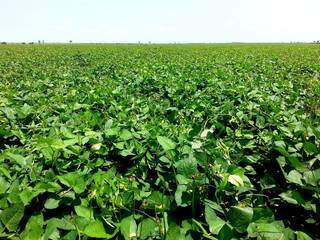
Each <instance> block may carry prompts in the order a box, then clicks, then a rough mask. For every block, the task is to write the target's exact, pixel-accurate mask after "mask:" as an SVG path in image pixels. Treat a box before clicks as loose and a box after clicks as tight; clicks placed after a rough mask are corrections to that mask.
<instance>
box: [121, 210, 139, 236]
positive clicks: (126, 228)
mask: <svg viewBox="0 0 320 240" xmlns="http://www.w3.org/2000/svg"><path fill="white" fill-rule="evenodd" d="M120 230H121V234H122V236H123V237H124V238H125V239H126V240H129V239H133V238H136V237H137V224H136V221H135V220H134V217H133V215H131V216H129V217H126V218H124V219H122V220H121V222H120Z"/></svg>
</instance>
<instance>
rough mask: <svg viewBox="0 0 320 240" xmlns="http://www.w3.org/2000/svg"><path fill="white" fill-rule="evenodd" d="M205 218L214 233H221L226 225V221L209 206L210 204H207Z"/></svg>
mask: <svg viewBox="0 0 320 240" xmlns="http://www.w3.org/2000/svg"><path fill="white" fill-rule="evenodd" d="M204 211H205V218H206V221H207V223H208V225H209V231H210V232H211V233H213V234H219V232H220V230H221V228H222V227H223V226H224V224H225V221H223V220H222V219H221V218H219V217H218V216H217V214H216V213H215V211H214V210H213V209H212V208H211V207H209V205H207V204H206V205H205V210H204Z"/></svg>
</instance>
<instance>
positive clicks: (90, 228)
mask: <svg viewBox="0 0 320 240" xmlns="http://www.w3.org/2000/svg"><path fill="white" fill-rule="evenodd" d="M83 233H84V234H85V235H87V236H88V237H92V238H107V239H109V238H110V237H111V235H109V234H107V232H106V230H105V228H104V226H103V223H102V222H101V221H99V220H94V221H91V222H89V224H88V225H87V226H86V227H85V229H84V231H83Z"/></svg>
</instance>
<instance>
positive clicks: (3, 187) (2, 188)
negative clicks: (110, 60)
mask: <svg viewBox="0 0 320 240" xmlns="http://www.w3.org/2000/svg"><path fill="white" fill-rule="evenodd" d="M9 186H10V184H9V183H8V182H7V181H6V180H5V179H4V178H3V177H1V176H0V194H2V193H5V192H6V191H7V189H8V188H9Z"/></svg>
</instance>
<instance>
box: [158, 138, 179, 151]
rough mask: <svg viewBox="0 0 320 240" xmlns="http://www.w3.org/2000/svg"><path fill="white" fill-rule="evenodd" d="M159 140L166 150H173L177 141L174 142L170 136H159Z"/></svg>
mask: <svg viewBox="0 0 320 240" xmlns="http://www.w3.org/2000/svg"><path fill="white" fill-rule="evenodd" d="M157 140H158V142H159V144H160V145H161V147H162V148H163V149H164V150H165V151H168V150H172V149H174V148H175V147H176V143H175V142H173V141H172V140H171V139H170V138H167V137H164V136H157Z"/></svg>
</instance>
